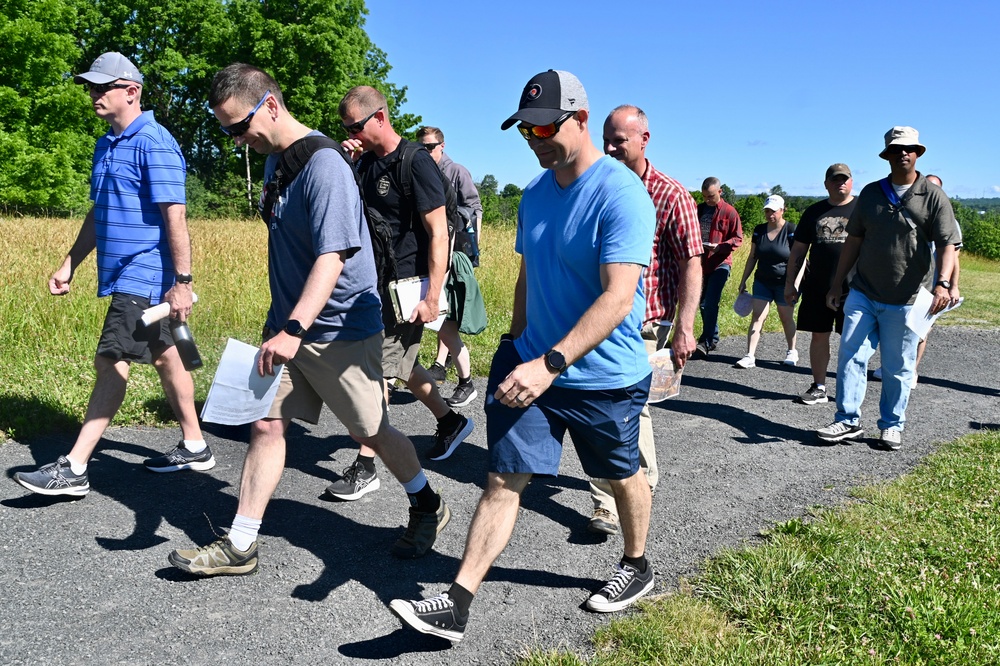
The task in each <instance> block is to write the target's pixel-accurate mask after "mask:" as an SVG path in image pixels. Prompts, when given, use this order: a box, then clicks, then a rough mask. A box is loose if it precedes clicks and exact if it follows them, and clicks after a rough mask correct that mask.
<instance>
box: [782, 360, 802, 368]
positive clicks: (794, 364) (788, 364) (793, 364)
mask: <svg viewBox="0 0 1000 666" xmlns="http://www.w3.org/2000/svg"><path fill="white" fill-rule="evenodd" d="M781 364H782V365H787V366H788V367H790V368H794V367H795V366H796V364H798V361H795V363H789V362H788V361H782V362H781Z"/></svg>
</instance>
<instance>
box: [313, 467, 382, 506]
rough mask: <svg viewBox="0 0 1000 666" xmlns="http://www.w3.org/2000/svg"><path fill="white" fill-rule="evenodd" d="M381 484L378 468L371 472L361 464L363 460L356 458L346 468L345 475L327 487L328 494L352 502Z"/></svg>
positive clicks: (376, 488)
mask: <svg viewBox="0 0 1000 666" xmlns="http://www.w3.org/2000/svg"><path fill="white" fill-rule="evenodd" d="M381 486H382V483H381V481H379V480H378V470H373V471H371V472H369V471H367V470H366V469H365V466H364V465H362V464H361V461H359V460H355V461H354V462H353V463H351V465H350V466H349V467H347V469H345V470H344V476H342V477H341V478H340V479H338V480H337V481H334V482H333V483H331V484H330V485H329V486H327V487H326V494H327V495H330V496H331V497H336V498H337V499H339V500H344V501H345V502H351V501H354V500H356V499H361V498H362V497H364V496H365V495H367V494H368V493H370V492H374V491H376V490H378V489H379V488H380V487H381Z"/></svg>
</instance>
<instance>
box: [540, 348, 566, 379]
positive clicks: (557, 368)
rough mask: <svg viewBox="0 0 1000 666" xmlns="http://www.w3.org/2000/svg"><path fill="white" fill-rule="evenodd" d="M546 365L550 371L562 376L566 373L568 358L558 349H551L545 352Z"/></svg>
mask: <svg viewBox="0 0 1000 666" xmlns="http://www.w3.org/2000/svg"><path fill="white" fill-rule="evenodd" d="M545 365H546V366H548V368H549V370H552V371H553V372H557V373H559V374H562V373H563V372H565V371H566V357H565V356H563V353H562V352H561V351H559V350H557V349H550V350H548V351H547V352H545Z"/></svg>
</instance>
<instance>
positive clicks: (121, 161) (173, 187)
mask: <svg viewBox="0 0 1000 666" xmlns="http://www.w3.org/2000/svg"><path fill="white" fill-rule="evenodd" d="M185 170H186V167H185V163H184V156H183V155H181V149H180V147H179V146H178V145H177V142H176V141H175V140H174V138H173V137H172V136H170V133H169V132H167V130H165V129H164V128H163V127H162V126H160V125H159V124H157V123H156V121H155V120H154V119H153V112H152V111H146V112H144V113H143V114H142V115H141V116H139V117H138V118H136V119H135V120H134V121H132V123H131V124H130V125H129V126H128V127H127V128H126V129H125V131H124V132H122V133H121V135H120V136H115V135H114V134H113V133H112V132H108V133H107V134H105V135H104V136H103V137H101V138H100V139H98V141H97V147H96V148H95V149H94V165H93V170H92V172H91V177H90V198H91V200H92V201H93V202H94V223H95V227H96V232H97V279H98V284H97V295H98V296H108V295H110V294H111V293H123V294H131V295H134V296H142V297H144V298H148V299H149V301H150V304H153V305H155V304H156V303H159V302H160V301H161V300H162V298H163V295H164V294H165V293H166V292H167V291H168V290H169V289H170V287H172V286H173V283H174V266H173V258H172V257H171V255H170V244H169V242H168V240H167V233H166V228H165V223H164V219H163V215H162V213H161V212H160V207H159V205H158V204H161V203H180V204H183V203H185V196H184V177H185Z"/></svg>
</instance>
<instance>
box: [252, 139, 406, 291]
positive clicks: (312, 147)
mask: <svg viewBox="0 0 1000 666" xmlns="http://www.w3.org/2000/svg"><path fill="white" fill-rule="evenodd" d="M321 148H332V149H333V150H334V151H335V152H336V153H337V154H338V155H340V156H341V157H342V158H343V159H344V161H345V162H346V163H347V166H348V167H350V169H351V173H353V174H354V182H355V184H356V185H357V188H358V197H359V198H360V199H361V210H362V211H363V212H364V215H365V219H366V220H367V221H368V233H369V235H370V236H371V240H372V253H373V254H374V256H375V273H376V275H377V276H378V291H379V293H380V294H384V293H386V289H387V287H388V284H389V283H390V282H391V281H393V280H395V279H396V253H395V251H394V250H393V248H392V228H391V227H390V226H389V223H388V222H386V221H385V219H384V218H383V217H382V215H381V214H380V213H379V212H378V211H377V210H371V209H369V208H368V206H367V204H365V196H364V192H362V190H361V177H360V176H359V175H358V170H357V169H356V168H355V166H354V161H353V160H352V159H351V157H350V156H349V155H348V154H347V151H346V150H344V147H343V146H341V145H340V144H339V143H338V142H336V141H334V140H333V139H331V138H329V137H326V136H320V135H315V134H311V135H309V136H305V137H303V138H301V139H299V140H298V141H296V142H295V143H293V144H292V145H290V146H289V147H288V148H286V149H285V151H284V152H283V153H282V154H281V159H280V160H278V166H277V168H275V170H274V180H272V181H271V182H269V183H268V184H267V185H266V186H265V187H264V200H263V206H262V210H261V217H263V218H264V222H265V223H267V224H270V222H271V211H272V210H273V209H274V202H275V201H277V199H278V193H279V192H280V191H281V188H282V187H287V186H288V184H289V183H291V182H292V181H293V180H295V177H296V176H298V175H299V172H300V171H302V168H303V167H305V165H306V164H307V163H308V162H309V160H310V159H311V158H312V156H313V153H315V152H316V151H317V150H320V149H321Z"/></svg>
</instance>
